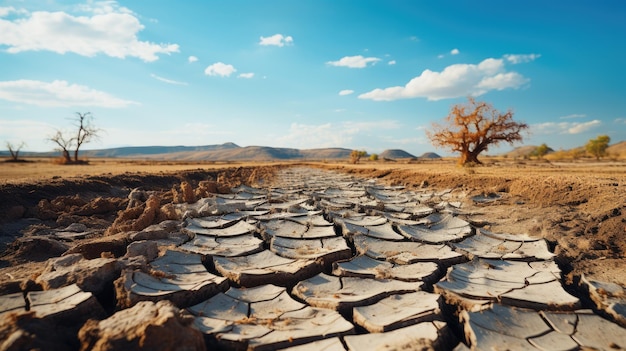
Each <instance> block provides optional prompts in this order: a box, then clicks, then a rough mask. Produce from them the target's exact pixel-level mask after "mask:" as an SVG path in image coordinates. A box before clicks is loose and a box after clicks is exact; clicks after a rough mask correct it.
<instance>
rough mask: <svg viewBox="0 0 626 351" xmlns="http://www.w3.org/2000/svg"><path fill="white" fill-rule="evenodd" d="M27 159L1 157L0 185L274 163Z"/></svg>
mask: <svg viewBox="0 0 626 351" xmlns="http://www.w3.org/2000/svg"><path fill="white" fill-rule="evenodd" d="M26 160H27V161H30V162H20V163H12V162H3V161H4V160H3V159H2V158H0V165H1V166H0V184H6V183H11V184H21V183H32V182H36V181H41V180H50V179H60V178H63V179H66V178H82V177H88V176H101V175H109V176H110V175H119V174H125V173H137V174H159V173H170V172H178V171H185V170H198V169H206V170H212V169H225V168H233V167H235V168H236V167H246V166H264V165H277V164H279V163H272V162H208V161H207V162H202V161H198V162H173V161H143V160H125V159H106V158H95V159H90V160H89V163H88V164H69V165H65V164H60V163H58V162H57V159H56V158H27V159H26Z"/></svg>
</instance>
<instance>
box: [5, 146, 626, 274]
mask: <svg viewBox="0 0 626 351" xmlns="http://www.w3.org/2000/svg"><path fill="white" fill-rule="evenodd" d="M31 161H32V162H27V163H3V164H2V165H1V166H0V182H1V185H0V196H1V197H2V205H1V207H2V209H3V211H4V213H3V216H2V217H3V218H2V220H3V221H4V222H5V228H8V226H7V224H6V223H7V222H15V221H17V220H19V219H20V218H21V217H22V216H27V215H28V214H29V213H33V211H32V209H33V208H35V207H36V206H37V204H38V203H39V201H40V200H42V199H46V198H47V199H48V200H50V201H51V200H53V199H54V197H58V196H74V195H78V196H82V197H87V198H88V197H94V196H103V195H104V196H106V194H105V193H106V192H107V190H106V189H107V187H108V186H110V187H111V189H113V188H115V189H118V188H120V187H123V186H124V182H125V181H128V185H127V186H128V187H133V186H137V185H143V186H144V187H146V188H148V189H154V190H156V189H160V190H161V191H166V192H169V191H170V189H171V188H172V187H175V186H177V185H178V184H179V183H180V182H181V181H183V180H188V181H190V182H192V183H194V182H195V183H197V182H198V181H199V180H200V179H202V178H204V179H213V180H215V181H218V182H224V183H225V185H236V184H241V183H244V184H245V183H257V182H259V181H261V182H263V183H264V184H268V183H269V182H271V180H272V170H274V169H278V168H283V167H289V166H292V165H296V164H297V165H309V166H311V167H319V168H323V169H328V170H334V171H337V172H343V173H349V174H352V175H355V176H358V177H363V178H375V179H377V180H378V181H380V182H382V183H386V184H393V185H403V186H405V187H407V188H408V189H412V188H422V187H429V188H435V189H452V190H453V191H454V192H456V193H460V194H465V195H466V196H465V198H466V199H467V200H466V203H464V207H465V208H466V209H467V210H468V211H473V212H475V213H476V216H477V217H480V220H481V221H482V222H484V224H485V226H486V227H487V228H489V229H491V230H493V231H498V232H503V233H511V234H524V233H526V234H529V235H532V236H540V237H544V238H546V239H547V240H548V241H549V242H550V243H552V244H553V245H554V249H555V253H556V254H557V255H558V257H559V263H560V264H561V265H563V266H564V267H563V268H564V271H565V272H570V273H571V274H572V275H579V274H585V276H589V277H592V278H594V279H598V280H603V281H610V282H614V283H623V282H624V281H626V270H624V267H626V240H625V239H626V163H624V162H623V161H603V162H592V161H586V162H580V161H579V162H547V161H538V160H517V161H514V160H507V159H497V158H486V159H485V165H483V166H478V167H472V168H463V167H459V166H458V165H456V163H455V160H453V159H442V160H429V161H418V162H415V161H413V162H410V161H402V160H400V161H395V162H389V161H376V162H372V161H362V162H361V163H359V164H356V165H354V164H350V163H349V162H348V161H347V160H346V161H345V162H342V161H333V162H238V163H235V162H232V163H229V162H220V163H215V162H204V163H203V162H159V161H130V160H119V159H92V160H91V161H90V163H89V164H87V165H70V166H67V165H57V164H54V163H52V162H51V161H50V160H49V159H32V160H31ZM238 170H239V172H238ZM242 170H246V171H245V172H242ZM94 182H95V183H98V184H99V186H98V190H94V189H93V183H94ZM113 183H114V185H112V184H113ZM89 184H91V185H89ZM107 184H108V185H107ZM250 185H255V184H250ZM38 189H47V190H45V191H41V192H39V191H38ZM50 189H54V190H50ZM97 192H99V193H98V194H96V193H97ZM490 194H491V195H497V196H498V200H497V201H492V202H489V204H478V203H476V202H474V201H472V200H471V198H472V197H473V196H477V195H488V196H489V195H490ZM116 195H119V194H116V192H115V191H113V190H111V193H110V194H109V196H116ZM87 200H88V199H87ZM113 215H114V214H113ZM48 222H50V221H48ZM49 225H52V226H54V225H55V224H54V223H49ZM102 225H104V223H103V224H102ZM21 229H22V230H25V229H26V230H27V228H21ZM5 231H6V230H5ZM4 235H5V238H3V242H4V244H6V245H8V244H9V243H8V241H9V240H10V238H7V237H6V235H7V233H4ZM14 235H16V233H12V235H11V237H14ZM3 251H4V252H3V256H4V257H3V260H5V261H4V262H5V263H4V264H3V266H4V268H2V271H6V270H11V266H12V264H11V263H14V262H12V259H11V252H10V251H11V250H9V249H8V248H6V247H5V248H4V249H3ZM3 275H4V274H3ZM2 279H6V276H5V277H4V278H0V280H2Z"/></svg>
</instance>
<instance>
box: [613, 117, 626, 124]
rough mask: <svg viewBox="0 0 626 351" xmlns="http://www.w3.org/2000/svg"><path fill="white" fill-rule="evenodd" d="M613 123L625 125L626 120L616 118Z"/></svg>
mask: <svg viewBox="0 0 626 351" xmlns="http://www.w3.org/2000/svg"><path fill="white" fill-rule="evenodd" d="M613 122H615V123H623V124H626V118H616V119H614V120H613Z"/></svg>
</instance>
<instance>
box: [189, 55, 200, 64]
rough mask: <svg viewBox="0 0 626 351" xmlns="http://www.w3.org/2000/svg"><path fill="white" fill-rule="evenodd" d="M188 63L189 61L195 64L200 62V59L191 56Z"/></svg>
mask: <svg viewBox="0 0 626 351" xmlns="http://www.w3.org/2000/svg"><path fill="white" fill-rule="evenodd" d="M187 61H189V63H194V62H196V61H198V58H197V57H195V56H189V58H187Z"/></svg>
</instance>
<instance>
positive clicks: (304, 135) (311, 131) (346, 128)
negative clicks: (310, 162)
mask: <svg viewBox="0 0 626 351" xmlns="http://www.w3.org/2000/svg"><path fill="white" fill-rule="evenodd" d="M397 128H400V125H399V123H398V122H397V121H393V120H384V121H377V122H351V121H346V122H338V123H325V124H319V125H308V124H301V123H292V124H291V126H290V128H289V131H288V133H287V135H285V136H283V137H279V138H278V140H277V141H278V142H279V143H280V144H281V145H286V146H288V147H295V148H301V149H311V148H323V147H350V145H351V143H352V140H353V139H354V137H356V136H358V135H359V134H360V133H363V132H368V131H378V130H382V129H397Z"/></svg>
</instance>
